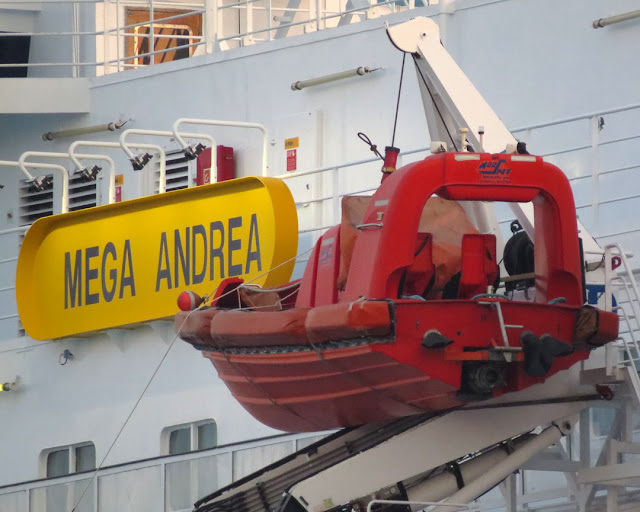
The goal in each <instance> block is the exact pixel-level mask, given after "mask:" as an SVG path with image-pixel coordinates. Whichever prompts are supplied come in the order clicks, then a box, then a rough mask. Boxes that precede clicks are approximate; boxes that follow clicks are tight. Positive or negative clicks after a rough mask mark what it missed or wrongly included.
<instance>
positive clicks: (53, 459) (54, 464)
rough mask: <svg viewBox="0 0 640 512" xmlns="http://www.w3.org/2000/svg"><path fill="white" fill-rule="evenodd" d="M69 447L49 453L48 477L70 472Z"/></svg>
mask: <svg viewBox="0 0 640 512" xmlns="http://www.w3.org/2000/svg"><path fill="white" fill-rule="evenodd" d="M69 472H70V471H69V448H63V449H62V450H56V451H55V452H50V453H49V454H48V455H47V478H54V477H56V476H64V475H68V474H69Z"/></svg>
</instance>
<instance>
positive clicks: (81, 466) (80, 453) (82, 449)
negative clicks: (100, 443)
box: [76, 444, 96, 473]
mask: <svg viewBox="0 0 640 512" xmlns="http://www.w3.org/2000/svg"><path fill="white" fill-rule="evenodd" d="M92 469H96V447H95V446H94V445H93V444H86V445H84V446H78V447H77V448H76V473H80V472H81V471H91V470H92Z"/></svg>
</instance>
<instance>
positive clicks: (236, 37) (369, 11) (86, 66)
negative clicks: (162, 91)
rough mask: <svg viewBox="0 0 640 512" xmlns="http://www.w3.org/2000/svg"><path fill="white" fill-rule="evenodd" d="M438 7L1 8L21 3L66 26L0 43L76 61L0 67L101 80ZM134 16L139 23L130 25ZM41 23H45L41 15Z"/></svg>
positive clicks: (260, 0)
mask: <svg viewBox="0 0 640 512" xmlns="http://www.w3.org/2000/svg"><path fill="white" fill-rule="evenodd" d="M437 3H438V0H418V2H416V0H381V1H379V2H378V3H372V0H243V1H233V0H231V1H229V0H199V1H195V2H180V1H176V0H168V1H164V0H142V1H135V0H134V1H125V0H100V1H96V2H93V1H89V0H48V1H47V2H45V3H44V4H42V5H41V6H40V7H38V6H39V5H40V3H39V2H36V1H35V0H27V1H9V2H7V3H3V4H2V5H3V7H2V9H15V10H20V7H21V5H28V6H30V9H29V10H34V9H35V10H38V9H40V10H42V11H45V10H46V11H47V12H53V10H58V11H64V12H65V13H66V19H67V20H68V22H67V23H66V25H64V26H59V25H55V24H53V23H55V22H52V24H49V25H45V26H46V29H45V30H42V31H38V32H35V31H34V32H0V41H2V38H15V37H19V36H24V37H30V38H31V39H32V40H33V39H38V40H40V39H46V41H47V46H49V47H50V48H58V49H59V51H57V52H55V53H56V54H58V55H70V56H71V59H70V60H69V58H68V57H67V58H66V60H62V61H57V62H50V61H49V60H46V58H43V59H40V58H39V57H38V54H37V51H36V52H35V54H33V55H30V61H29V62H28V63H11V64H0V68H12V69H24V68H27V69H28V70H29V71H28V73H29V76H48V74H53V76H59V75H60V71H56V70H59V69H63V70H64V71H63V73H64V74H65V75H66V76H69V77H79V76H95V75H102V74H108V73H113V72H119V71H123V70H126V69H131V68H138V67H145V66H148V65H154V64H158V63H161V62H167V61H171V60H177V59H180V58H185V57H191V56H194V55H202V54H208V53H212V52H217V51H221V50H227V49H231V48H237V47H240V46H247V45H252V44H256V43H259V42H262V41H271V40H274V39H282V38H286V37H289V36H294V35H299V34H303V33H307V32H314V31H317V30H324V29H328V28H332V27H337V26H339V25H346V24H350V23H355V22H358V21H361V20H364V19H369V18H373V17H378V16H381V15H385V14H392V13H396V12H402V11H406V10H409V9H413V8H414V7H417V6H422V5H428V4H437ZM14 6H15V7H14ZM132 15H133V16H138V17H139V19H141V21H135V20H134V21H133V22H128V20H127V18H128V17H131V16H132ZM42 19H43V20H46V19H47V18H45V17H44V15H43V16H42ZM51 19H60V16H54V17H51ZM88 20H89V21H88ZM83 23H85V24H87V26H83V25H82V24H83ZM98 27H101V28H102V30H98ZM165 32H167V33H165ZM49 43H50V44H49ZM32 53H33V52H32ZM51 53H53V52H49V53H48V54H47V55H50V54H51ZM92 55H93V56H94V57H95V58H91V56H92ZM80 56H84V59H85V60H81V59H80ZM47 58H48V57H47ZM47 68H54V69H55V70H54V71H50V70H49V71H47Z"/></svg>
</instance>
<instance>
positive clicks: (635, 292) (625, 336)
mask: <svg viewBox="0 0 640 512" xmlns="http://www.w3.org/2000/svg"><path fill="white" fill-rule="evenodd" d="M604 266H605V309H606V310H607V311H614V312H617V313H618V315H619V316H620V320H621V329H620V331H621V335H620V337H619V338H618V340H617V342H616V343H615V344H612V346H611V348H609V349H608V350H609V352H608V354H607V361H608V362H609V361H612V360H613V361H612V363H613V364H616V365H617V368H619V369H621V370H622V373H623V375H624V377H625V380H626V381H627V383H628V384H629V387H630V388H631V390H632V392H633V396H634V399H635V402H636V405H637V406H638V407H640V375H638V371H639V370H640V344H639V338H640V320H639V319H640V289H639V288H638V283H637V282H636V279H635V277H634V275H633V270H632V268H631V266H630V265H629V262H628V260H627V256H626V254H625V252H624V250H623V249H622V247H620V245H619V244H609V245H607V246H606V247H605V248H604ZM618 268H621V271H618V270H617V269H618ZM614 293H615V295H616V300H617V304H616V305H615V306H614V305H613V297H614ZM624 328H626V330H624ZM612 350H613V351H617V352H618V354H613V353H612V352H611V351H612ZM615 355H617V356H618V357H617V363H615Z"/></svg>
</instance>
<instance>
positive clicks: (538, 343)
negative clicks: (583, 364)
mask: <svg viewBox="0 0 640 512" xmlns="http://www.w3.org/2000/svg"><path fill="white" fill-rule="evenodd" d="M520 343H521V344H522V351H523V353H524V369H525V372H526V373H527V375H529V376H530V377H544V376H545V375H546V374H547V373H548V372H549V370H550V369H551V366H552V365H553V358H554V357H564V356H568V355H570V354H572V353H573V350H574V348H573V346H571V345H569V344H567V343H565V342H564V341H561V340H559V339H557V338H554V337H553V336H551V335H550V334H543V335H542V336H541V337H540V338H538V337H537V336H536V335H535V334H533V333H532V332H531V331H524V332H523V333H522V335H521V336H520Z"/></svg>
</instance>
